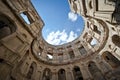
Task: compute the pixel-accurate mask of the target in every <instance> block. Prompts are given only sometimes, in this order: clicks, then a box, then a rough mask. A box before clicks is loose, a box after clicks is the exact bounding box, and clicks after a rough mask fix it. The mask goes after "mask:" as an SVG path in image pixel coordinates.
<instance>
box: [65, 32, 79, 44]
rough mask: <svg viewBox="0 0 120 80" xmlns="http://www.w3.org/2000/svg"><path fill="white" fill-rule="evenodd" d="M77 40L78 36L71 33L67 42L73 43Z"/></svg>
mask: <svg viewBox="0 0 120 80" xmlns="http://www.w3.org/2000/svg"><path fill="white" fill-rule="evenodd" d="M75 38H77V34H76V33H74V32H73V31H71V32H70V34H69V37H68V39H67V42H70V41H73V40H74V39H75Z"/></svg>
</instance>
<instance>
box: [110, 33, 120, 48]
mask: <svg viewBox="0 0 120 80" xmlns="http://www.w3.org/2000/svg"><path fill="white" fill-rule="evenodd" d="M112 42H113V43H114V44H115V45H116V46H118V47H120V36H118V35H113V36H112Z"/></svg>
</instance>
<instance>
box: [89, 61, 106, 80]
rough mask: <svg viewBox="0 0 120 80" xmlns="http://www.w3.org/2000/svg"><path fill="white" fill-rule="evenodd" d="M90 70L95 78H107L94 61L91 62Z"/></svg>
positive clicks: (102, 79) (101, 79) (95, 79)
mask: <svg viewBox="0 0 120 80" xmlns="http://www.w3.org/2000/svg"><path fill="white" fill-rule="evenodd" d="M88 70H89V71H90V73H91V75H92V76H93V78H94V80H105V78H104V77H103V75H102V72H101V71H100V70H99V68H98V67H97V66H96V64H95V63H94V62H90V63H89V65H88Z"/></svg>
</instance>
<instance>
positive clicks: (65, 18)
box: [31, 0, 84, 45]
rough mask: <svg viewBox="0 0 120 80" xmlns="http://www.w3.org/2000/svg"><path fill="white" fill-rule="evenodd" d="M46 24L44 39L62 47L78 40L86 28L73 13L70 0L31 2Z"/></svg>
mask: <svg viewBox="0 0 120 80" xmlns="http://www.w3.org/2000/svg"><path fill="white" fill-rule="evenodd" d="M31 1H32V3H33V5H34V7H35V9H36V10H37V12H38V14H39V15H40V17H41V18H42V20H43V21H44V23H45V26H44V27H43V30H42V35H43V38H44V39H45V40H46V41H47V42H48V43H50V44H53V45H61V44H64V43H67V42H70V41H73V40H74V39H75V38H77V37H78V36H79V35H80V34H81V32H82V30H83V27H84V21H83V19H82V18H81V16H79V15H77V14H74V13H73V12H71V10H70V8H69V4H68V0H31Z"/></svg>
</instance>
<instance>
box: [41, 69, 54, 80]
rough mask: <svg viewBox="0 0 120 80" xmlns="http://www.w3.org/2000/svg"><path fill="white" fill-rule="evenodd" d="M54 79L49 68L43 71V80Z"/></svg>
mask: <svg viewBox="0 0 120 80" xmlns="http://www.w3.org/2000/svg"><path fill="white" fill-rule="evenodd" d="M51 78H52V72H51V70H50V69H49V68H45V69H44V71H43V77H42V80H51Z"/></svg>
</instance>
